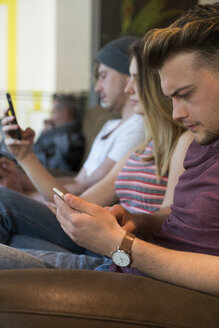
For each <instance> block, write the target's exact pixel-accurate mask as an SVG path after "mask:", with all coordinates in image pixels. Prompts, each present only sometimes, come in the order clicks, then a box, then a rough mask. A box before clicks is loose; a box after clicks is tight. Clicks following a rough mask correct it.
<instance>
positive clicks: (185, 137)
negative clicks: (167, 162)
mask: <svg viewBox="0 0 219 328" xmlns="http://www.w3.org/2000/svg"><path fill="white" fill-rule="evenodd" d="M193 140H194V134H193V133H192V132H191V131H185V132H183V134H182V135H181V136H180V137H179V139H178V141H177V144H176V147H175V150H174V152H179V151H181V152H182V151H183V152H184V153H185V152H186V151H187V150H188V148H189V146H190V145H191V143H192V142H193Z"/></svg>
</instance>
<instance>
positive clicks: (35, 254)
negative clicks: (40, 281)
mask: <svg viewBox="0 0 219 328" xmlns="http://www.w3.org/2000/svg"><path fill="white" fill-rule="evenodd" d="M110 263H111V259H109V258H107V257H104V256H102V257H94V256H87V255H83V254H81V255H78V254H71V253H66V252H64V253H62V252H54V251H39V250H27V249H25V250H18V249H15V248H12V247H9V246H6V245H3V244H0V270H9V269H30V268H60V269H84V270H98V271H108V268H109V264H110Z"/></svg>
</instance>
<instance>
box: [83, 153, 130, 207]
mask: <svg viewBox="0 0 219 328" xmlns="http://www.w3.org/2000/svg"><path fill="white" fill-rule="evenodd" d="M130 153H131V152H130ZM130 153H128V154H126V155H125V156H124V157H123V158H122V159H120V161H119V162H117V163H116V164H115V165H114V166H113V168H112V169H111V170H110V172H109V173H108V174H107V175H106V176H105V177H103V178H102V179H101V180H100V181H99V182H97V183H96V184H94V185H93V186H91V187H90V188H88V189H87V190H85V192H83V193H82V194H81V195H80V197H81V198H83V199H85V200H87V201H89V202H92V203H95V204H98V205H101V206H111V205H113V204H115V203H116V202H117V201H118V198H117V196H116V191H115V180H116V177H117V175H118V173H119V171H120V170H121V169H122V167H123V165H124V163H125V162H126V160H127V158H128V157H129V155H130Z"/></svg>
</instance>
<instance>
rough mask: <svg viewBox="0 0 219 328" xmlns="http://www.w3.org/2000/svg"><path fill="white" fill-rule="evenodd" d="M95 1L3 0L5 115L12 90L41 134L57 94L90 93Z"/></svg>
mask: <svg viewBox="0 0 219 328" xmlns="http://www.w3.org/2000/svg"><path fill="white" fill-rule="evenodd" d="M91 5H92V1H90V0H0V38H1V52H0V116H1V115H2V111H3V109H4V108H5V106H7V104H6V102H5V95H4V94H5V91H6V90H9V91H10V92H11V93H12V97H13V100H14V102H15V107H16V111H17V115H18V120H19V123H20V125H21V127H22V128H25V127H26V126H29V125H30V126H32V127H34V129H35V130H36V132H37V133H38V132H39V130H40V129H41V124H42V120H43V118H45V117H46V116H48V115H49V110H50V107H51V94H52V93H54V92H57V91H58V92H59V91H62V92H81V91H89V87H90V79H91V77H90V75H91V74H90V24H91Z"/></svg>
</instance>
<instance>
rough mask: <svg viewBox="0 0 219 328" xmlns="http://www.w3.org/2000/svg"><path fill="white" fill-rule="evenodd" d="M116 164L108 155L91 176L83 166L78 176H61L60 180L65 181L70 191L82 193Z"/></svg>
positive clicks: (77, 193)
mask: <svg viewBox="0 0 219 328" xmlns="http://www.w3.org/2000/svg"><path fill="white" fill-rule="evenodd" d="M114 164H115V162H114V161H113V160H111V159H110V158H108V157H107V158H106V159H105V160H104V161H103V163H102V164H101V165H100V166H99V167H98V168H97V169H96V170H95V171H94V172H93V173H92V174H91V175H90V176H87V174H86V169H85V168H84V167H82V169H81V170H80V172H79V173H78V174H77V176H76V177H74V178H70V177H68V178H67V177H65V178H60V179H58V180H59V181H61V182H62V183H64V185H65V188H66V189H67V190H68V191H69V192H71V193H72V194H75V195H80V194H82V193H83V192H84V191H85V190H86V189H88V188H89V187H91V186H92V185H94V184H95V183H97V182H99V181H100V180H101V179H102V178H104V177H105V176H106V175H107V174H108V172H110V170H111V169H112V167H113V166H114Z"/></svg>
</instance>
